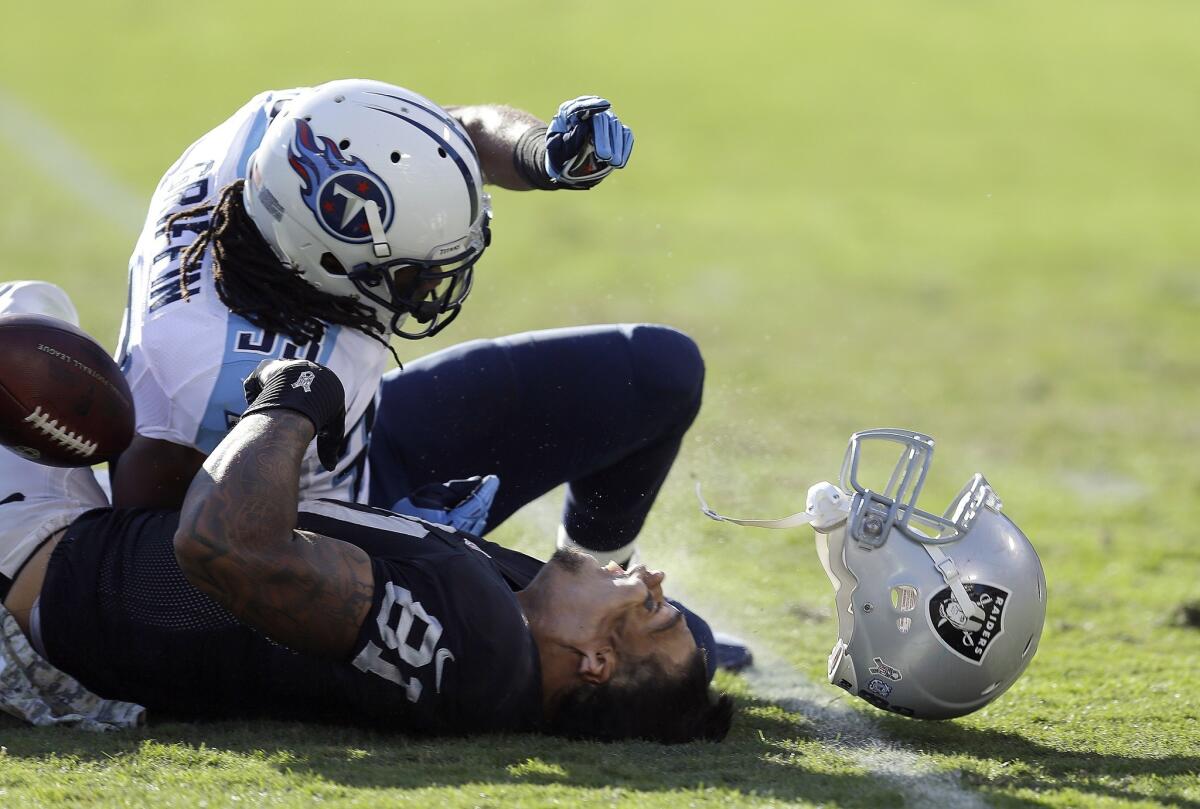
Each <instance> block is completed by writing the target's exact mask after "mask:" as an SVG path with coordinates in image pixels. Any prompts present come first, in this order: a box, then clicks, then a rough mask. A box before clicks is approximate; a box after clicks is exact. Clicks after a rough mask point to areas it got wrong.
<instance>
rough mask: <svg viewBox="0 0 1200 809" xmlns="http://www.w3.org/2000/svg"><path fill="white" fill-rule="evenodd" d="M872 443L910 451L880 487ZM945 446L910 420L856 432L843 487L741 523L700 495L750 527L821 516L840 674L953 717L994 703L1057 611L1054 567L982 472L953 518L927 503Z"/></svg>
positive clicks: (887, 700) (881, 704)
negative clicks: (873, 481) (1047, 569)
mask: <svg viewBox="0 0 1200 809" xmlns="http://www.w3.org/2000/svg"><path fill="white" fill-rule="evenodd" d="M871 442H875V445H878V444H880V443H892V444H897V445H899V448H900V457H899V459H898V461H897V462H896V465H895V467H894V468H893V470H892V472H891V475H890V477H889V479H888V481H887V483H886V485H884V486H883V487H882V488H880V489H878V490H873V489H870V488H868V487H866V486H864V485H862V483H861V482H860V481H859V474H860V466H861V465H862V464H861V461H862V458H863V448H864V445H868V444H869V443H871ZM933 445H934V442H933V439H932V438H930V437H929V436H926V435H922V434H920V433H914V432H910V431H907V430H896V429H877V430H865V431H863V432H859V433H855V434H854V435H853V436H851V437H850V445H849V447H848V448H847V450H846V457H845V461H844V462H843V464H842V475H841V480H840V487H839V486H834V485H833V484H832V483H818V484H816V485H815V486H813V487H812V488H810V489H809V492H808V502H807V507H806V509H805V511H804V512H801V513H799V514H793V515H791V516H790V517H785V518H783V519H781V520H733V519H729V518H726V517H722V516H721V515H719V514H717V513H716V512H714V511H713V510H712V509H710V508H709V507H708V505H707V504H706V503H704V501H703V499H701V506H702V509H703V510H704V513H705V514H707V515H708V516H709V517H711V518H713V519H717V520H724V521H726V522H734V523H737V524H739V525H750V526H753V527H761V528H791V527H795V526H799V525H805V524H810V525H812V526H813V528H814V530H815V531H816V547H817V555H818V557H819V558H820V560H821V564H822V566H823V567H824V568H825V572H826V574H827V575H828V576H829V581H830V583H831V584H832V585H833V590H834V601H835V604H836V610H837V616H838V634H839V638H838V642H837V643H836V644H835V645H834V647H833V652H832V653H831V654H830V656H829V680H830V682H832V683H834V684H835V685H838V686H840V687H842V688H844V689H846V690H847V691H849V692H851V693H852V694H855V695H857V696H859V697H862V698H863V699H865V700H867V701H868V702H870V703H871V704H872V705H875V706H876V707H878V708H882V709H884V710H888V711H893V712H895V713H898V714H902V715H904V716H911V717H916V718H920V719H948V718H952V717H956V716H962V715H964V714H968V713H970V712H972V711H975V710H978V709H979V708H981V707H983V706H984V705H986V704H987V703H989V702H991V701H992V700H993V699H995V698H996V697H998V696H1000V694H1002V693H1004V691H1005V690H1006V689H1007V688H1008V687H1009V686H1011V685H1012V684H1013V683H1014V682H1016V680H1017V678H1018V677H1019V676H1020V675H1021V673H1022V672H1023V671H1024V670H1025V667H1026V666H1027V665H1028V664H1029V661H1030V660H1031V659H1032V658H1033V655H1034V652H1036V651H1037V645H1038V640H1039V638H1040V637H1041V634H1042V625H1043V623H1044V622H1045V617H1046V578H1045V574H1044V573H1043V571H1042V564H1041V561H1040V560H1039V559H1038V556H1037V553H1036V552H1035V551H1034V549H1033V546H1032V545H1031V544H1030V542H1029V540H1028V539H1027V538H1026V537H1025V535H1024V534H1023V533H1021V531H1020V529H1018V528H1017V526H1016V525H1014V524H1013V522H1012V521H1011V520H1009V519H1008V517H1007V516H1005V515H1004V514H1002V513H1001V511H1000V509H1001V503H1000V498H999V497H997V496H996V494H995V492H994V491H992V488H991V486H990V485H989V484H988V482H987V480H986V479H985V478H984V477H983V476H982V475H979V474H976V475H975V476H974V477H972V478H971V480H970V481H968V482H967V485H966V486H964V487H963V489H962V491H961V492H960V493H959V494H958V496H957V497H955V498H954V500H953V501H952V502H951V504H950V506H949V507H948V508H947V509H946V510H945V512H944V513H943V514H942V516H940V517H939V516H936V515H934V514H931V513H929V512H927V511H923V510H921V509H920V508H918V507H917V500H918V498H919V497H920V494H921V488H922V487H923V485H924V483H925V476H926V474H927V473H928V471H929V467H930V464H931V461H932V457H933ZM697 494H699V488H698V487H697Z"/></svg>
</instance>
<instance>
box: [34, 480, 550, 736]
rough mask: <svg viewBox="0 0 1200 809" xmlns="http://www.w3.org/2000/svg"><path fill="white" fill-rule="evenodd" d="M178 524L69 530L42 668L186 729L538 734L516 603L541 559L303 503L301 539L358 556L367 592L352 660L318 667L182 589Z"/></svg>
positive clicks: (163, 515)
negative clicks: (338, 726) (227, 722)
mask: <svg viewBox="0 0 1200 809" xmlns="http://www.w3.org/2000/svg"><path fill="white" fill-rule="evenodd" d="M178 519H179V518H178V513H177V512H149V511H142V510H132V511H117V510H111V509H102V510H97V511H93V512H90V513H88V514H86V515H84V516H83V517H81V518H80V519H79V520H77V521H76V522H75V523H74V524H73V525H72V526H71V528H70V529H68V531H67V533H66V535H65V536H64V538H63V540H62V541H61V542H60V544H59V546H58V547H57V548H55V550H54V553H53V555H52V558H51V562H50V565H49V568H48V569H47V573H46V582H45V585H44V586H43V589H42V597H41V606H40V610H41V632H42V640H43V645H44V646H45V648H46V651H47V655H48V657H49V659H50V662H52V663H53V664H54V665H56V666H58V667H59V668H61V669H63V670H64V671H66V672H68V673H70V674H72V675H74V676H75V677H76V678H77V679H79V680H80V681H81V682H82V683H84V684H85V685H86V686H87V687H89V688H90V689H92V690H93V691H95V692H96V693H99V694H102V695H103V696H105V697H109V698H113V699H121V700H128V701H133V702H138V703H140V704H142V705H145V706H146V707H147V708H149V709H150V710H151V711H160V712H165V713H169V714H171V715H174V716H179V717H183V718H200V717H212V718H218V717H240V716H271V717H277V718H285V719H321V720H329V721H336V722H350V723H356V724H370V725H378V726H383V727H386V728H391V729H394V730H399V731H418V732H467V731H487V730H525V729H531V728H533V727H535V726H536V724H537V722H538V720H539V718H540V714H541V682H540V673H539V663H538V655H537V647H536V645H535V643H534V641H533V638H532V636H531V635H530V634H529V630H528V628H527V627H526V625H525V621H524V617H523V615H522V613H521V611H520V609H519V607H518V604H517V601H516V597H515V594H514V592H513V591H514V590H515V589H519V588H520V587H522V586H524V584H526V583H528V581H529V579H530V578H531V577H532V575H533V574H534V573H535V572H536V570H537V568H538V567H539V566H540V563H538V562H537V561H536V560H533V559H531V558H530V557H527V556H524V555H522V554H518V553H516V552H514V551H509V550H507V549H504V548H501V547H499V546H497V545H495V544H494V543H490V542H487V541H486V540H483V539H478V538H475V537H469V536H467V535H464V534H460V533H458V532H455V531H453V530H450V529H446V528H442V527H440V526H435V525H430V524H427V523H422V522H418V521H415V520H410V519H407V518H403V517H399V516H397V515H395V514H392V513H390V512H386V511H382V510H379V509H372V508H369V507H365V506H354V505H348V504H343V503H336V502H332V501H313V502H309V503H305V504H303V505H302V506H301V510H300V516H299V529H300V530H302V531H308V532H311V533H314V534H320V535H324V536H330V537H334V538H337V539H340V540H342V541H345V542H350V543H352V544H355V545H357V546H358V547H360V548H362V549H363V550H364V551H365V552H366V553H367V554H368V555H369V556H370V557H371V567H372V570H373V573H374V580H375V595H374V601H373V603H372V607H371V611H370V613H369V614H368V617H367V619H366V620H365V621H364V622H363V626H362V627H361V629H360V631H359V634H358V638H357V640H356V642H355V644H354V647H353V650H352V651H351V653H350V655H349V656H348V657H347V658H346V659H345V660H342V661H337V660H326V659H321V658H317V657H312V656H308V655H303V654H299V653H297V652H294V651H292V650H290V649H288V648H286V647H284V646H281V645H279V644H277V643H275V642H273V641H271V640H269V639H268V638H266V637H265V636H264V635H262V634H261V633H259V632H257V631H256V630H254V629H251V628H250V627H247V626H245V625H244V624H242V623H240V622H239V621H238V620H237V619H236V618H234V617H233V616H232V615H231V614H230V613H229V612H228V611H226V610H225V609H224V608H223V607H221V606H220V605H219V604H217V603H216V602H215V601H213V600H212V599H211V598H209V597H208V596H206V595H204V594H203V593H201V592H200V591H199V590H197V589H195V588H194V587H192V585H191V584H190V583H188V581H187V580H186V578H185V577H184V575H183V572H182V571H181V570H180V569H179V566H178V564H177V563H176V562H175V556H174V548H173V544H172V537H173V536H174V533H175V530H176V527H177V525H178Z"/></svg>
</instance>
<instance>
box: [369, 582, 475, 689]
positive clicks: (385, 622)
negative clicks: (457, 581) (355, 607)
mask: <svg viewBox="0 0 1200 809" xmlns="http://www.w3.org/2000/svg"><path fill="white" fill-rule="evenodd" d="M393 613H394V615H393ZM393 619H394V622H393ZM416 619H420V621H421V625H422V627H423V628H422V629H421V631H420V635H419V636H417V637H414V638H412V639H411V641H410V638H409V635H412V634H413V626H414V624H415V623H416ZM376 621H377V622H378V625H379V637H380V639H381V640H382V641H383V642H384V644H385V645H386V646H387V647H388V648H389V649H391V650H392V651H394V652H396V653H397V654H399V655H400V659H401V660H402V661H403V662H404V663H406V664H407V665H408V666H410V667H412V668H414V669H419V668H422V667H423V666H428V665H429V664H430V663H431V662H433V659H434V653H435V652H437V651H438V649H437V645H438V641H439V640H441V638H442V623H441V621H439V620H438V619H437V618H435V617H433V616H432V615H430V614H429V613H427V612H425V608H424V607H423V606H421V602H420V601H413V597H412V593H411V592H409V591H408V590H407V589H406V588H404V587H401V586H400V585H398V584H396V583H395V582H388V583H387V585H385V588H384V594H383V603H382V604H380V605H379V615H378V616H376ZM437 657H438V665H437V671H436V672H435V674H434V677H435V682H434V684H435V687H436V688H437V690H438V691H441V685H442V671H441V669H442V665H443V664H444V662H445V658H447V657H448V658H449V659H450V660H453V659H454V656H453V655H451V654H450V652H449V650H446V649H442V650H440V652H439V653H438V654H437ZM354 665H355V667H357V668H358V669H359V670H360V671H369V672H371V673H372V674H377V675H379V676H380V677H382V678H384V679H385V680H391V681H392V682H394V683H396V684H397V685H400V686H403V687H404V690H405V693H406V694H407V695H408V701H409V702H416V701H417V700H419V699H420V698H421V690H422V685H421V681H420V680H419V679H417V677H416V676H413V677H411V678H405V676H404V674H403V673H402V672H401V671H400V668H399V666H396V665H393V664H392V663H389V662H388V661H386V660H384V659H383V650H382V649H380V648H379V647H378V646H377V645H376V644H375V643H374V641H371V642H368V643H367V645H366V646H365V647H364V648H363V650H362V651H361V652H359V653H358V656H357V657H355V658H354Z"/></svg>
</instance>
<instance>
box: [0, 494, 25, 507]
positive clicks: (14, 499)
mask: <svg viewBox="0 0 1200 809" xmlns="http://www.w3.org/2000/svg"><path fill="white" fill-rule="evenodd" d="M24 499H25V495H23V494H21V493H20V492H13V493H12V494H10V495H9V496H8V497H6V498H4V499H3V500H0V506H3V505H4V504H6V503H20V502H21V501H22V500H24Z"/></svg>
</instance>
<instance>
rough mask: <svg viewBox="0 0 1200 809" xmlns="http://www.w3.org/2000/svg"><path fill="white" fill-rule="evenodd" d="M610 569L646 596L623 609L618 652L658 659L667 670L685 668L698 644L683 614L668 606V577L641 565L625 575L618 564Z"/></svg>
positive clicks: (627, 604)
mask: <svg viewBox="0 0 1200 809" xmlns="http://www.w3.org/2000/svg"><path fill="white" fill-rule="evenodd" d="M606 569H607V570H608V571H609V572H612V573H614V574H617V575H618V577H620V576H622V575H623V576H624V578H625V580H635V581H638V582H640V583H641V585H642V588H641V589H642V590H644V595H643V594H642V593H641V592H639V593H638V595H639V596H642V597H641V598H640V600H638V601H636V602H635V603H632V604H630V603H626V604H624V605H623V607H622V610H621V615H620V616H619V619H618V621H617V623H616V627H615V630H614V634H615V637H616V640H617V648H618V649H619V650H620V651H621V652H622V653H624V654H626V655H631V656H633V657H637V658H641V657H648V656H654V657H657V658H658V659H659V662H660V663H663V664H664V667H665V668H666V669H667V670H669V671H670V670H674V669H676V668H679V667H682V666H683V665H684V664H685V663H686V662H687V661H688V659H689V658H690V657H691V655H692V654H693V653H694V652H695V650H696V640H695V638H693V637H692V632H691V630H690V629H688V625H687V621H685V620H684V616H683V613H682V612H680V611H679V610H678V609H677V608H676V607H675V606H674V605H672V604H669V603H667V601H666V599H665V598H664V596H663V591H662V583H663V580H664V579H666V574H665V573H663V572H662V571H661V570H648V569H647V568H646V566H645V565H638V566H637V567H634V568H632V569H630V570H629V571H624V570H622V569H621V568H620V566H618V565H617V564H616V563H615V562H610V563H609V564H608V566H606Z"/></svg>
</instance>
